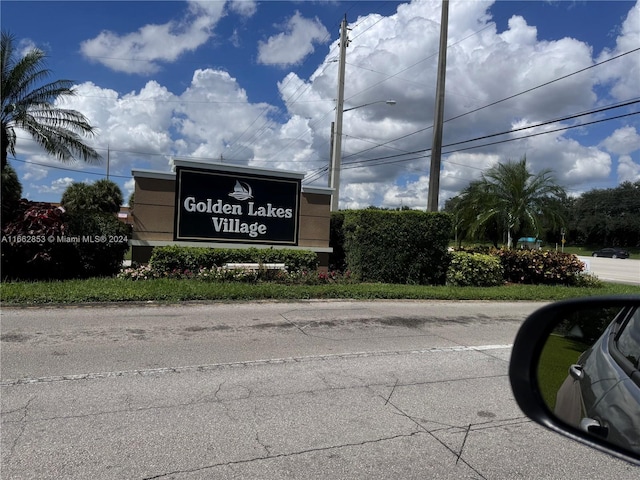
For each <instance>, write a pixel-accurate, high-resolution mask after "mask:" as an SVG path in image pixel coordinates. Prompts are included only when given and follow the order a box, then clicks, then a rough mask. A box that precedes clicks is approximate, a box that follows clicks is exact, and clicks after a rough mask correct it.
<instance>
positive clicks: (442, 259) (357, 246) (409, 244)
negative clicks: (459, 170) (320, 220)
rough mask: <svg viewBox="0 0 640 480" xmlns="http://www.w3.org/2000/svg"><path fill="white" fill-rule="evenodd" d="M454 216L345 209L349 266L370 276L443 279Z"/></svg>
mask: <svg viewBox="0 0 640 480" xmlns="http://www.w3.org/2000/svg"><path fill="white" fill-rule="evenodd" d="M450 231H451V217H450V216H449V215H448V214H444V213H431V212H421V211H416V210H405V211H388V210H372V209H368V210H357V211H345V212H344V223H343V232H344V250H345V257H346V262H347V266H348V268H349V270H350V271H351V272H352V273H353V275H354V277H355V278H356V279H359V280H362V281H365V282H385V283H405V284H443V283H444V281H445V278H446V272H447V267H448V263H449V257H448V254H447V245H448V243H449V233H450Z"/></svg>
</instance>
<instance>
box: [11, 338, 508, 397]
mask: <svg viewBox="0 0 640 480" xmlns="http://www.w3.org/2000/svg"><path fill="white" fill-rule="evenodd" d="M512 346H513V345H512V344H508V345H475V346H464V345H460V346H454V347H432V348H425V349H421V350H397V351H384V352H354V353H335V354H329V355H309V356H302V357H286V358H272V359H266V360H247V361H244V362H229V363H212V364H208V365H188V366H183V367H164V368H149V369H143V370H122V371H117V372H99V373H81V374H75V375H54V376H49V377H24V378H15V379H7V380H2V381H0V387H11V386H15V385H28V384H34V383H52V382H65V381H73V380H96V379H102V378H116V377H133V376H137V375H140V376H152V375H165V374H168V373H185V372H206V371H210V370H217V369H224V368H238V367H251V366H258V365H273V364H281V363H298V362H309V361H314V360H321V361H322V360H335V359H344V358H347V359H348V358H363V357H384V356H391V355H422V354H429V353H446V352H485V351H488V350H505V349H509V348H511V347H512Z"/></svg>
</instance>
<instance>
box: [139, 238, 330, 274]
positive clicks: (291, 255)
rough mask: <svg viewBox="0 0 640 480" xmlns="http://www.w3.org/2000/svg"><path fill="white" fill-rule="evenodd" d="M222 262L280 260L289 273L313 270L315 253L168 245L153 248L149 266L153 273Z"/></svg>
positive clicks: (274, 261) (217, 264)
mask: <svg viewBox="0 0 640 480" xmlns="http://www.w3.org/2000/svg"><path fill="white" fill-rule="evenodd" d="M225 263H284V264H285V266H286V269H287V270H288V271H289V272H296V271H303V270H308V271H315V270H317V268H318V256H317V254H316V253H315V252H312V251H308V250H291V249H282V250H276V249H271V248H246V249H241V248H206V247H182V246H179V245H169V246H166V247H157V248H154V249H153V253H152V254H151V259H150V260H149V265H150V267H151V268H152V270H153V271H154V272H157V273H161V274H163V273H166V272H173V271H185V270H189V271H192V272H195V271H199V270H200V269H202V268H214V267H222V266H223V265H224V264H225Z"/></svg>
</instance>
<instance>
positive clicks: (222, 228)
mask: <svg viewBox="0 0 640 480" xmlns="http://www.w3.org/2000/svg"><path fill="white" fill-rule="evenodd" d="M299 198H300V180H298V179H289V178H280V177H278V178H276V177H264V176H259V175H253V174H241V173H232V172H214V171H210V170H203V169H197V168H191V167H176V208H175V212H176V213H175V225H174V235H173V237H174V240H181V241H202V242H230V241H231V242H239V243H247V242H249V243H274V244H286V245H297V244H298V207H299Z"/></svg>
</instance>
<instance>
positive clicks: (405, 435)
mask: <svg viewBox="0 0 640 480" xmlns="http://www.w3.org/2000/svg"><path fill="white" fill-rule="evenodd" d="M422 434H423V432H422V431H420V430H417V429H416V431H414V432H411V433H403V434H398V435H392V436H389V437H382V438H377V439H374V440H364V441H362V442H354V443H344V444H340V445H329V446H326V447H317V448H308V449H305V450H298V451H296V452H289V453H278V454H268V455H265V456H262V457H254V458H247V459H242V460H232V461H230V462H221V463H214V464H211V465H205V466H203V467H197V468H189V469H184V470H174V471H172V472H165V473H161V474H158V475H154V476H152V477H144V478H143V479H142V480H155V479H157V478H166V477H170V476H171V475H180V474H186V473H195V472H202V471H205V470H209V469H213V468H218V467H227V466H230V465H241V464H246V463H252V462H259V461H264V460H273V459H277V458H288V457H295V456H298V455H305V454H307V453H315V452H325V451H329V450H336V449H340V448H351V447H362V446H365V445H371V444H375V443H381V442H388V441H393V440H397V439H400V438H410V437H413V436H415V435H422ZM256 438H257V436H256ZM259 443H260V444H261V445H262V446H264V447H265V449H266V448H267V447H266V446H265V445H264V444H262V443H261V442H259ZM482 478H484V477H482Z"/></svg>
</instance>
